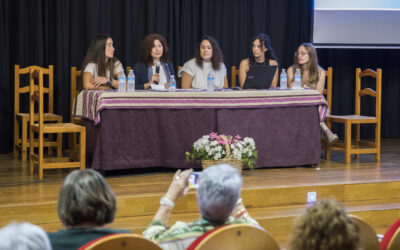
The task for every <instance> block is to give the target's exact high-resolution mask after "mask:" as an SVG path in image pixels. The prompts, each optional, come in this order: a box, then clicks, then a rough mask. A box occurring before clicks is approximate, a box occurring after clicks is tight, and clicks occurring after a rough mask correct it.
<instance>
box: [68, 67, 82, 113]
mask: <svg viewBox="0 0 400 250" xmlns="http://www.w3.org/2000/svg"><path fill="white" fill-rule="evenodd" d="M81 74H82V71H80V70H76V67H71V114H72V110H73V108H74V100H75V98H76V97H77V96H78V94H79V92H80V91H81V90H82V89H83V86H82V81H78V77H81ZM71 120H72V116H71Z"/></svg>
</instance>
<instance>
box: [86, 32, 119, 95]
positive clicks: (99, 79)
mask: <svg viewBox="0 0 400 250" xmlns="http://www.w3.org/2000/svg"><path fill="white" fill-rule="evenodd" d="M114 51H115V49H114V46H113V40H112V39H111V37H110V36H109V35H108V34H97V35H96V36H95V37H93V39H92V41H91V42H90V45H89V49H88V52H87V54H86V57H85V59H84V60H83V62H82V70H83V77H82V82H83V88H84V89H109V88H118V76H119V73H120V72H123V71H124V69H123V67H122V64H121V62H120V61H118V59H117V58H115V57H114Z"/></svg>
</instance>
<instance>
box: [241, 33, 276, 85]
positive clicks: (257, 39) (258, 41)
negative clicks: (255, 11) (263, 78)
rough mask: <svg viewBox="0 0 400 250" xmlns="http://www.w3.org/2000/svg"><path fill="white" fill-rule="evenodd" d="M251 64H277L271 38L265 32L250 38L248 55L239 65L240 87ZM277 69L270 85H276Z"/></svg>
mask: <svg viewBox="0 0 400 250" xmlns="http://www.w3.org/2000/svg"><path fill="white" fill-rule="evenodd" d="M252 65H278V60H277V58H276V55H275V53H274V50H273V49H272V47H271V40H270V38H269V36H268V35H267V34H264V33H260V34H257V35H256V36H254V37H253V38H252V39H251V44H250V50H249V57H248V58H246V59H244V60H242V61H241V62H240V66H239V84H240V87H241V88H243V85H244V82H245V80H246V77H247V72H249V70H250V67H251V66H252ZM278 71H279V69H278V68H276V72H275V75H274V79H273V80H272V83H271V87H276V86H277V84H278ZM267 87H269V86H267Z"/></svg>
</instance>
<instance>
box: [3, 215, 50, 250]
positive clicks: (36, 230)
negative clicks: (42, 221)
mask: <svg viewBox="0 0 400 250" xmlns="http://www.w3.org/2000/svg"><path fill="white" fill-rule="evenodd" d="M0 249H1V250H51V246H50V241H49V238H48V237H47V234H46V232H45V231H44V230H43V229H42V228H41V227H39V226H36V225H32V224H30V223H27V222H24V223H10V224H8V225H7V226H5V227H3V228H2V229H0Z"/></svg>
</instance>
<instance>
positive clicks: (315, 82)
mask: <svg viewBox="0 0 400 250" xmlns="http://www.w3.org/2000/svg"><path fill="white" fill-rule="evenodd" d="M296 69H300V72H301V86H302V87H304V88H310V89H315V90H317V91H318V92H320V93H321V95H322V94H323V91H324V88H325V71H324V70H323V69H322V68H321V67H320V66H319V65H318V56H317V51H316V49H315V47H314V45H312V44H311V43H302V44H301V45H300V46H299V47H298V49H297V51H296V52H295V53H294V65H292V66H290V67H289V68H288V70H287V76H288V87H292V86H293V83H294V74H295V72H296ZM320 127H321V129H322V132H323V135H324V136H325V137H326V138H327V140H328V143H329V144H333V143H335V142H337V141H338V139H339V138H338V136H337V135H336V134H334V133H332V131H331V130H330V129H329V128H328V127H327V126H326V125H325V123H323V122H321V123H320Z"/></svg>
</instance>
